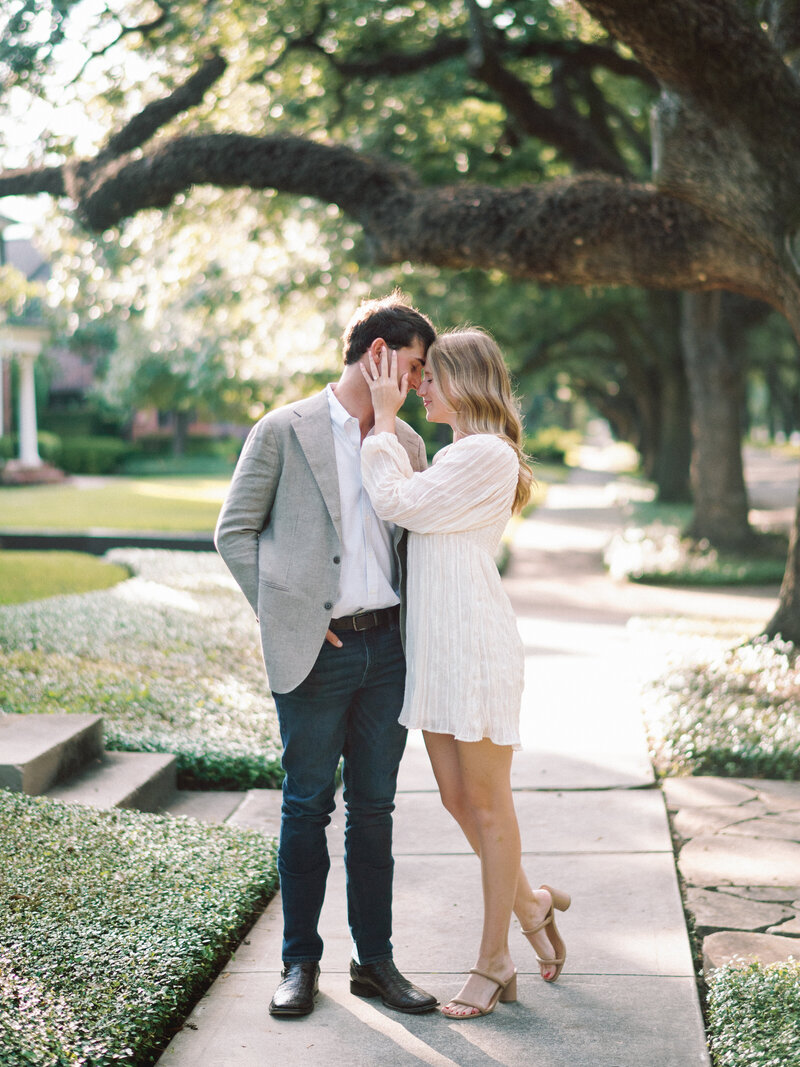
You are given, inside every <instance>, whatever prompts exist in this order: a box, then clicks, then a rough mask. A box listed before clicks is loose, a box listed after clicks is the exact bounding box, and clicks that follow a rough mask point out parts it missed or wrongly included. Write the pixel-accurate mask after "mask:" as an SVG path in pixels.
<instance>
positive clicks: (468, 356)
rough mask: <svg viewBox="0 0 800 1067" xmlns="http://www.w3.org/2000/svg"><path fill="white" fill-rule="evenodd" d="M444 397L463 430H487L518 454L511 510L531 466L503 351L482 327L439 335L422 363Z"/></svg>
mask: <svg viewBox="0 0 800 1067" xmlns="http://www.w3.org/2000/svg"><path fill="white" fill-rule="evenodd" d="M425 368H426V370H430V372H431V374H432V375H433V378H434V379H435V381H436V384H437V386H438V388H439V390H440V392H441V393H442V396H443V397H444V399H445V400H446V401H447V402H448V404H449V405H450V407H451V408H453V410H454V411H455V412H456V428H457V429H458V430H459V431H460V432H461V433H463V434H473V433H491V434H495V435H496V436H498V437H502V438H503V440H504V441H507V442H508V443H509V444H510V445H511V447H512V448H513V449H514V451H515V452H516V453H517V457H518V459H519V477H518V479H517V492H516V495H515V497H514V504H513V510H514V511H519V510H520V509H521V508H522V507H524V505H525V504H526V503H527V501H528V498H529V497H530V494H531V486H532V483H533V471H532V470H531V468H530V466H529V465H528V462H527V458H526V456H525V453H524V451H523V449H522V420H521V419H520V416H519V408H518V406H517V402H516V400H515V399H514V394H513V393H512V391H511V382H510V380H509V377H508V368H507V367H506V364H505V360H504V359H503V353H502V352H501V351H500V349H499V348H498V347H497V344H496V342H495V340H494V338H492V337H491V336H490V335H489V334H488V333H486V331H485V330H481V329H478V328H477V327H466V328H462V329H458V330H452V331H449V332H448V333H444V334H439V336H438V337H437V338H436V340H435V341H434V342H433V344H432V345H431V347H430V348H429V349H428V358H427V361H426V364H425Z"/></svg>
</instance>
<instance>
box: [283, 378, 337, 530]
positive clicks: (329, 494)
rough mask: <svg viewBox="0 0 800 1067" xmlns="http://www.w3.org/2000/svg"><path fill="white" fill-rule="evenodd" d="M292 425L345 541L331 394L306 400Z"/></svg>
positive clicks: (297, 411) (332, 517)
mask: <svg viewBox="0 0 800 1067" xmlns="http://www.w3.org/2000/svg"><path fill="white" fill-rule="evenodd" d="M292 425H293V428H294V432H295V436H296V437H297V440H298V443H299V445H300V447H301V448H302V450H303V453H304V455H305V457H306V459H307V460H308V465H309V467H310V468H311V473H312V474H313V475H314V478H315V479H316V482H317V485H318V486H319V490H320V492H321V493H322V499H323V500H324V501H325V506H326V507H327V509H328V513H329V515H330V517H331V522H332V523H333V525H334V527H335V529H336V533H337V534H338V535H339V540H341V539H342V508H341V501H340V498H339V478H338V475H337V473H336V452H335V450H334V445H333V429H332V427H331V415H330V407H329V406H328V396H327V393H325V392H322V393H319V395H318V396H315V397H313V398H312V399H311V400H309V401H306V402H305V403H304V404H303V405H302V408H301V407H299V406H298V407H297V408H295V411H294V421H293V424H292Z"/></svg>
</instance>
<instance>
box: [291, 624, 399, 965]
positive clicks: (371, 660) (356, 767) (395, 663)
mask: <svg viewBox="0 0 800 1067" xmlns="http://www.w3.org/2000/svg"><path fill="white" fill-rule="evenodd" d="M337 636H338V637H339V638H340V639H341V640H342V642H343V647H342V648H334V646H333V645H331V644H329V643H328V642H327V641H326V642H325V643H324V644H323V646H322V649H321V650H320V653H319V656H318V657H317V661H316V663H315V664H314V667H313V669H312V671H311V673H310V674H309V675H308V677H307V678H306V679H305V681H304V682H302V683H301V684H300V685H299V686H298V687H297V689H293V690H292V691H291V692H290V693H273V697H274V699H275V704H276V706H277V709H278V720H279V722H280V728H281V739H282V741H283V769H284V771H285V772H286V777H285V779H284V782H283V805H282V809H281V836H280V844H279V847H278V871H279V874H280V880H281V896H282V899H283V959H284V960H286V961H287V962H288V961H291V962H301V961H308V960H319V959H320V958H321V956H322V938H321V937H320V936H319V933H318V931H317V926H318V923H319V916H320V911H321V910H322V902H323V899H324V897H325V882H326V879H327V876H328V870H329V869H330V859H329V856H328V843H327V836H326V832H325V828H326V827H327V825H328V823H329V822H330V821H331V820H330V816H331V812H332V811H333V810H334V807H335V801H334V793H335V775H336V768H337V766H338V764H339V759H340V757H342V756H343V757H344V763H343V768H342V780H343V785H344V793H343V796H344V803H345V809H346V817H345V870H346V875H347V917H348V922H349V924H350V933H351V935H352V938H353V942H354V944H355V947H356V952H357V954H358V959H359V961H360V962H361V963H375V962H377V961H378V960H385V959H391V957H392V943H391V935H392V875H393V868H394V861H393V859H392V812H393V810H394V794H395V789H396V786H397V768H398V766H399V763H400V759H401V757H402V755H403V749H404V748H405V743H406V730H405V728H404V727H402V726H400V725H399V723H398V721H397V718H398V715H399V714H400V709H401V707H402V704H403V687H404V684H405V657H404V655H403V648H402V645H401V643H400V630H399V627H398V626H397V625H396V624H390V625H387V626H381V627H376V628H375V629H372V630H366V631H364V632H363V633H355V632H354V633H340V634H338V635H337Z"/></svg>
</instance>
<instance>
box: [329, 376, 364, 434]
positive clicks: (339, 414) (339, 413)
mask: <svg viewBox="0 0 800 1067" xmlns="http://www.w3.org/2000/svg"><path fill="white" fill-rule="evenodd" d="M325 391H326V392H327V394H328V407H329V408H330V412H331V421H332V422H333V423H335V424H336V425H337V426H340V427H341V428H342V429H345V428H346V427H347V425H348V424H349V423H353V422H356V423H357V422H358V419H357V418H356V417H355V415H351V414H350V412H349V411H348V410H347V408H345V407H344V406H343V405H342V404H340V403H339V400H338V399H337V397H336V393H334V391H333V385H332V383H330V382H329V383H328V385H327V386H326V387H325Z"/></svg>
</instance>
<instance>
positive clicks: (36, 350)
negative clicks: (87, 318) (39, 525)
mask: <svg viewBox="0 0 800 1067" xmlns="http://www.w3.org/2000/svg"><path fill="white" fill-rule="evenodd" d="M9 225H12V220H11V219H7V218H5V217H4V216H0V266H6V265H11V266H17V264H19V266H17V269H18V270H20V272H21V273H22V274H24V275H25V277H26V278H27V279H28V280H29V281H35V280H38V279H37V275H38V274H39V272H40V271H41V270H42V263H41V257H38V256H37V254H36V252H35V249H33V247H32V246H30V242H26V243H27V244H28V245H29V247H27V248H24V249H19V250H16V249H15V253H17V257H16V258H17V263H14V262H13V261H12V259H11V251H10V247H9V246H10V245H11V244H16V242H7V241H6V240H5V238H4V231H5V228H6V226H9ZM49 339H50V330H49V329H48V327H47V326H46V324H45V323H44V322H43V321H42V319H41V318H40V317H39V315H38V314H37V312H36V311H34V310H28V311H26V312H25V313H23V314H22V315H21V316H13V315H11V314H7V313H6V314H4V315H3V317H2V319H0V436H4V435H5V434H7V433H9V432H10V430H11V425H12V419H11V415H12V409H11V363H12V361H16V363H17V365H18V367H19V384H18V386H17V392H18V405H19V418H18V424H17V426H18V438H19V455H18V456H17V457H16V458H11V459H9V460H8V461H7V462H6V463H5V465H4V466H3V469H2V473H1V474H0V478H2V481H3V482H4V483H6V484H32V483H37V482H53V481H60V480H61V479H62V478H63V477H64V475H63V472H62V471H59V470H58V469H57V468H55V467H53V466H51V465H50V464H48V463H45V462H44V461H43V460H42V457H41V456H40V455H39V444H38V425H37V417H36V382H35V370H34V367H35V363H36V359H37V358H38V356H39V355H41V353H42V351H44V349H45V347H46V345H47V343H48V341H49Z"/></svg>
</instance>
